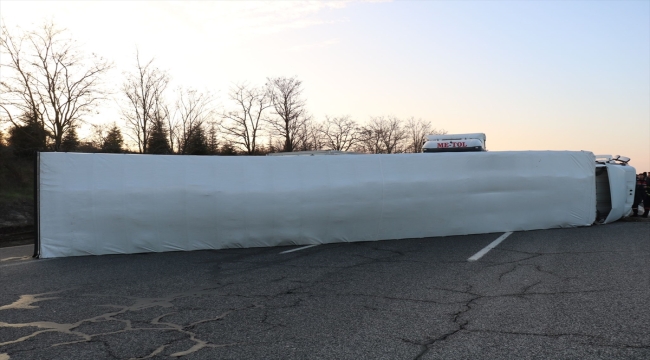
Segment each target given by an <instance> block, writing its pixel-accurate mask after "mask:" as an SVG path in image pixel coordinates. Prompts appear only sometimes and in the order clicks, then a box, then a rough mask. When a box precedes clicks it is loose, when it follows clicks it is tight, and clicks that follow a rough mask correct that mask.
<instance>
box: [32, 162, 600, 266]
mask: <svg viewBox="0 0 650 360" xmlns="http://www.w3.org/2000/svg"><path fill="white" fill-rule="evenodd" d="M594 159H595V158H594V155H593V154H592V153H590V152H569V151H523V152H475V153H442V154H400V155H350V156H295V157H292V156H277V157H275V156H266V157H249V156H232V157H225V156H224V157H222V156H163V155H122V154H79V153H42V154H40V163H39V167H40V171H39V175H40V179H39V188H40V191H39V194H40V195H39V204H40V205H39V219H40V220H39V224H40V228H39V234H40V256H41V257H43V258H51V257H60V256H77V255H100V254H130V253H139V252H158V251H176V250H200V249H221V248H232V247H258V246H277V245H291V244H293V245H308V244H322V243H332V242H341V241H373V240H386V239H403V238H421V237H431V236H446V235H462V234H477V233H490V232H502V231H520V230H533V229H547V228H555V227H573V226H584V225H591V224H592V223H593V222H594V219H595V214H596V191H595V174H594Z"/></svg>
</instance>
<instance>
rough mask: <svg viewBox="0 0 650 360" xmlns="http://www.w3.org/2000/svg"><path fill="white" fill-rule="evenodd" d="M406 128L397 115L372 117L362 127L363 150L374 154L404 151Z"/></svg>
mask: <svg viewBox="0 0 650 360" xmlns="http://www.w3.org/2000/svg"><path fill="white" fill-rule="evenodd" d="M406 137H407V133H406V130H405V129H404V126H402V123H401V121H400V119H399V118H397V117H395V116H378V117H372V118H370V121H369V122H368V124H367V125H366V126H363V127H362V129H361V137H360V140H361V141H360V143H361V147H362V150H363V151H365V152H369V153H373V154H394V153H399V152H403V151H404V140H405V139H406Z"/></svg>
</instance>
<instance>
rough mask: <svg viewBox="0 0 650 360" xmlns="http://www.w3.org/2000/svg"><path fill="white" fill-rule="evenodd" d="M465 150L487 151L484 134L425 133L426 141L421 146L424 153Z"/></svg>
mask: <svg viewBox="0 0 650 360" xmlns="http://www.w3.org/2000/svg"><path fill="white" fill-rule="evenodd" d="M465 151H487V149H486V147H485V134H483V133H472V134H445V135H427V142H426V143H424V146H423V147H422V152H425V153H438V152H465Z"/></svg>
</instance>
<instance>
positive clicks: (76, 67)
mask: <svg viewBox="0 0 650 360" xmlns="http://www.w3.org/2000/svg"><path fill="white" fill-rule="evenodd" d="M0 50H1V51H2V53H3V55H6V56H3V59H6V61H3V63H2V64H1V66H2V68H3V69H2V81H1V82H0V87H1V93H2V97H1V100H0V107H1V108H2V110H3V111H4V112H5V114H6V116H7V117H8V120H9V121H10V122H11V123H12V124H13V125H14V126H17V125H18V124H17V122H16V121H19V120H18V117H17V116H16V114H31V116H33V117H35V118H36V119H37V121H38V123H40V124H41V125H42V127H43V128H44V129H45V130H47V133H48V134H49V136H50V137H51V138H52V143H53V148H54V150H55V151H59V150H60V149H61V143H62V140H63V138H64V136H65V135H66V133H67V132H68V131H72V129H74V128H75V127H76V126H77V125H78V123H79V122H81V121H83V119H82V118H83V116H84V115H87V114H89V113H91V112H92V110H93V109H94V108H95V106H96V105H97V104H98V102H100V101H101V100H104V99H105V97H106V92H105V91H104V90H103V86H102V84H101V82H100V80H101V77H102V75H104V74H105V73H106V72H107V71H108V70H109V69H110V68H111V66H112V65H111V64H110V63H109V62H107V61H106V60H104V59H102V58H100V57H98V56H96V55H95V54H92V55H91V56H90V57H89V56H87V55H85V54H83V53H82V52H81V51H80V50H79V49H78V47H77V46H76V43H75V41H73V40H72V39H70V37H69V36H68V34H67V31H66V30H65V29H59V28H57V27H55V26H54V24H53V23H51V22H50V23H46V24H45V25H43V27H42V28H41V29H39V30H38V31H32V32H27V33H22V34H20V35H19V36H13V35H11V34H10V32H9V30H8V29H7V28H6V27H5V26H4V25H3V26H2V35H1V37H0Z"/></svg>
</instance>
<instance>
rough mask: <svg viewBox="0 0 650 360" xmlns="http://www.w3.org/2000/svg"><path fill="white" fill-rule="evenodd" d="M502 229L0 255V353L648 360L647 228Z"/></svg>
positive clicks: (18, 250)
mask: <svg viewBox="0 0 650 360" xmlns="http://www.w3.org/2000/svg"><path fill="white" fill-rule="evenodd" d="M500 235H501V233H496V234H484V235H470V236H454V237H443V238H428V239H409V240H394V241H382V242H364V243H342V244H330V245H320V246H316V247H312V248H309V249H304V250H301V251H296V252H292V253H287V254H280V252H281V251H283V250H288V249H291V248H288V247H285V248H256V249H230V250H220V251H197V252H175V253H158V254H139V255H110V256H92V257H91V256H88V257H76V258H62V259H51V260H34V259H30V258H29V255H30V254H31V252H32V248H31V247H15V248H5V249H0V360H6V359H11V360H14V359H145V358H154V359H157V358H183V359H498V358H503V359H514V358H516V359H549V358H553V359H576V358H581V359H582V358H588V359H650V309H649V307H650V222H648V221H646V222H617V223H614V224H609V225H604V226H592V227H586V228H575V229H557V230H540V231H529V232H515V233H513V234H512V235H511V236H510V237H508V238H507V239H506V240H505V241H503V242H502V243H501V244H500V245H498V246H497V247H496V248H495V249H493V250H491V251H490V252H489V253H487V254H486V255H485V256H484V257H483V258H481V259H480V260H478V261H474V262H468V261H467V259H468V258H469V257H470V256H472V255H473V254H475V253H476V252H478V251H479V250H481V249H482V248H483V247H485V246H486V245H488V244H489V243H490V242H492V241H493V240H494V239H496V238H497V237H499V236H500Z"/></svg>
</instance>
